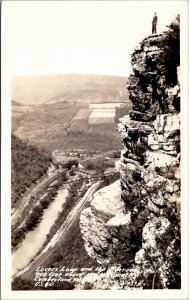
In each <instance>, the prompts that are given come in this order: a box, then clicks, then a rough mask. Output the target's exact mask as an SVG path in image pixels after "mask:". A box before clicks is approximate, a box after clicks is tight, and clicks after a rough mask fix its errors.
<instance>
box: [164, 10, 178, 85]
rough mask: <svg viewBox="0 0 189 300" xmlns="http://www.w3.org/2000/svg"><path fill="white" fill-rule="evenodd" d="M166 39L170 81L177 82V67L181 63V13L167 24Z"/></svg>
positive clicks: (166, 56)
mask: <svg viewBox="0 0 189 300" xmlns="http://www.w3.org/2000/svg"><path fill="white" fill-rule="evenodd" d="M167 28H168V30H167V31H165V40H164V55H165V66H166V70H167V75H168V77H167V79H168V83H169V84H172V85H175V84H176V83H177V72H176V68H177V67H178V66H179V65H180V15H177V17H176V19H175V20H174V21H173V22H171V24H169V25H168V26H167Z"/></svg>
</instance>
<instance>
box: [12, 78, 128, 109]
mask: <svg viewBox="0 0 189 300" xmlns="http://www.w3.org/2000/svg"><path fill="white" fill-rule="evenodd" d="M126 82H127V78H126V77H124V76H114V75H93V74H66V75H44V76H41V75H38V76H15V77H12V99H14V101H16V102H20V103H22V104H41V103H57V102H85V103H91V102H94V103H96V102H97V103H101V102H104V103H106V102H125V101H127V100H128V94H127V89H126Z"/></svg>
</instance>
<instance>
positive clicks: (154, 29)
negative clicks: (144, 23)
mask: <svg viewBox="0 0 189 300" xmlns="http://www.w3.org/2000/svg"><path fill="white" fill-rule="evenodd" d="M157 20H158V17H157V14H156V13H154V17H153V20H152V34H154V33H156V26H157Z"/></svg>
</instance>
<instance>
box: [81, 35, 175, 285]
mask: <svg viewBox="0 0 189 300" xmlns="http://www.w3.org/2000/svg"><path fill="white" fill-rule="evenodd" d="M165 44H166V35H165V34H159V35H152V36H149V37H147V38H145V39H144V40H143V41H142V42H141V43H140V45H139V46H138V47H136V48H135V50H134V52H133V54H132V56H131V64H132V67H133V74H132V75H130V77H129V79H128V85H127V87H128V90H129V94H130V100H131V101H132V110H131V111H130V114H129V115H127V116H125V117H123V118H122V119H120V122H119V124H118V130H119V131H120V134H121V139H122V144H123V150H122V153H121V159H120V162H119V171H120V181H117V182H115V183H113V184H112V185H110V186H108V187H105V188H103V189H102V190H100V191H98V192H97V193H96V194H95V195H94V197H93V200H92V201H91V206H90V207H89V208H87V209H85V210H84V211H83V212H82V214H81V218H80V228H81V232H82V235H83V239H84V241H85V247H86V250H87V252H88V254H89V255H90V256H91V257H93V258H94V259H96V260H97V262H99V264H101V265H103V266H108V267H110V266H112V265H119V266H121V267H122V268H124V269H126V270H127V269H128V270H129V272H128V274H127V277H125V278H124V280H123V279H122V280H121V278H119V279H117V281H118V282H119V283H118V286H119V288H123V289H127V288H133V287H134V288H138V287H139V288H179V287H180V169H179V166H180V115H179V110H180V83H179V77H178V80H176V79H175V78H177V73H178V70H179V69H178V68H176V66H175V68H174V67H173V66H172V73H171V79H170V70H168V67H167V56H166V53H165ZM174 72H175V74H173V73H174ZM110 277H111V276H110ZM97 281H99V282H101V281H102V279H101V278H98V280H97ZM114 281H115V280H114ZM114 283H115V282H114ZM111 286H113V284H110V285H109V288H111Z"/></svg>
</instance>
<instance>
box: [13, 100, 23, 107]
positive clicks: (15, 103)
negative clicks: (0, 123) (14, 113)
mask: <svg viewBox="0 0 189 300" xmlns="http://www.w3.org/2000/svg"><path fill="white" fill-rule="evenodd" d="M11 104H12V105H14V106H23V104H22V103H19V102H18V101H15V100H12V101H11Z"/></svg>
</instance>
